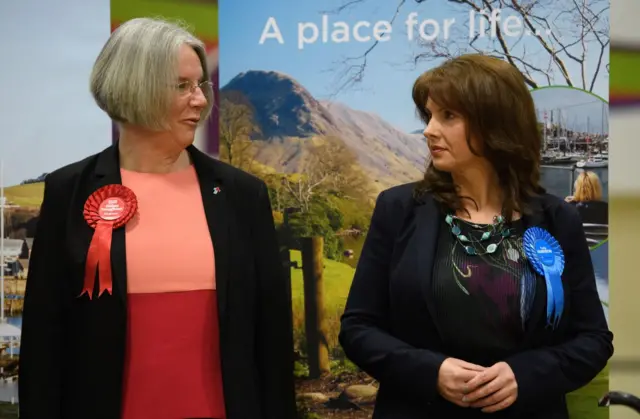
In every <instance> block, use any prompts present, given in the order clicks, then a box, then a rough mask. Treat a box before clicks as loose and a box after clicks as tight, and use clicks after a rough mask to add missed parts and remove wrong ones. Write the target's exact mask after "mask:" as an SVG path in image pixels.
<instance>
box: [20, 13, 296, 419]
mask: <svg viewBox="0 0 640 419" xmlns="http://www.w3.org/2000/svg"><path fill="white" fill-rule="evenodd" d="M208 74H209V73H208V70H207V65H206V55H205V46H204V44H203V43H202V42H201V41H200V40H198V39H197V38H195V37H194V36H193V35H192V34H191V33H189V32H188V31H187V30H186V29H184V28H183V27H181V26H179V25H177V24H174V23H170V22H167V21H164V20H160V19H149V18H139V19H133V20H130V21H128V22H125V23H124V24H123V25H121V26H120V27H118V28H117V29H116V30H115V31H114V32H113V34H112V35H111V37H110V38H109V40H108V41H107V43H106V44H105V45H104V47H103V49H102V51H101V52H100V54H99V55H98V57H97V59H96V62H95V65H94V68H93V71H92V73H91V76H90V89H91V93H92V95H93V97H94V98H95V101H96V103H97V104H98V106H99V107H100V108H101V109H102V110H104V111H105V112H106V114H107V115H109V117H110V118H111V119H112V120H113V121H114V122H116V123H117V124H118V126H119V128H120V137H119V139H118V141H117V142H115V143H114V144H113V145H112V146H110V147H107V148H106V149H105V150H103V151H102V152H100V153H98V154H96V155H93V156H90V157H87V158H85V159H83V160H81V161H78V162H75V163H72V164H70V165H67V166H65V167H63V168H60V169H58V170H56V171H54V172H52V173H50V174H49V175H48V176H47V177H46V179H45V192H44V199H43V203H42V207H41V209H40V216H39V220H38V224H37V232H36V235H35V238H34V244H33V247H32V252H31V259H30V269H29V274H28V278H27V290H26V295H25V303H24V314H23V328H22V341H21V356H20V376H19V392H20V394H19V396H20V417H21V418H22V419H35V418H38V419H40V418H43V417H46V418H47V419H63V418H64V419H76V418H77V419H86V418H92V419H147V418H154V419H178V418H181V419H182V418H211V419H223V418H224V419H244V418H251V419H293V418H294V417H296V407H295V392H294V384H293V336H292V319H291V295H290V284H289V283H288V281H287V279H286V278H287V277H286V276H285V275H284V273H285V272H284V269H283V265H282V263H281V261H280V255H279V247H278V243H277V238H276V231H275V227H274V221H273V216H272V211H271V205H270V202H269V194H268V190H267V187H266V185H265V183H264V182H263V181H261V180H259V179H257V178H255V177H253V176H251V175H249V174H247V173H245V172H243V171H241V170H239V169H237V168H234V167H231V166H229V165H227V164H225V163H222V162H220V161H217V160H215V159H213V158H211V157H209V156H207V155H205V154H204V153H202V152H200V151H199V150H197V149H196V148H195V147H194V146H193V141H194V136H195V132H196V129H197V127H198V126H199V125H200V124H201V123H202V122H203V121H205V120H206V118H207V117H208V116H209V113H210V111H211V107H212V102H213V88H212V83H211V80H209V75H208Z"/></svg>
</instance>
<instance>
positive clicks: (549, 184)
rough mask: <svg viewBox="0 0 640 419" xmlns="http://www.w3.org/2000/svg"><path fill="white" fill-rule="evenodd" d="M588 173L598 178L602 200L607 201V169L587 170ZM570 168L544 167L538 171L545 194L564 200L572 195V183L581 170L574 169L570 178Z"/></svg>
mask: <svg viewBox="0 0 640 419" xmlns="http://www.w3.org/2000/svg"><path fill="white" fill-rule="evenodd" d="M588 170H589V171H590V172H594V173H595V174H597V175H598V177H599V178H600V182H601V183H602V195H603V197H602V199H603V200H604V201H607V202H608V201H609V168H607V167H603V168H596V169H588ZM571 172H572V169H571V167H564V166H544V167H543V168H542V170H541V171H540V178H541V183H542V186H544V187H545V188H546V189H547V192H549V193H550V194H553V195H557V196H560V197H562V198H565V197H567V196H569V195H571V194H572V192H573V183H574V182H575V179H576V178H577V177H578V175H579V174H580V172H582V169H574V170H573V176H571Z"/></svg>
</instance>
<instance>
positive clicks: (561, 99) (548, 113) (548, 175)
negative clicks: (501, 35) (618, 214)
mask: <svg viewBox="0 0 640 419" xmlns="http://www.w3.org/2000/svg"><path fill="white" fill-rule="evenodd" d="M532 96H533V99H534V102H535V105H536V112H537V115H538V124H539V127H540V131H541V136H542V149H541V150H540V152H541V155H542V170H541V176H542V184H543V186H544V187H545V188H546V189H547V191H548V192H550V193H552V194H554V195H557V196H559V197H562V198H564V199H565V200H566V201H567V202H569V203H571V204H572V205H575V206H576V208H577V209H578V212H579V213H580V215H581V216H582V217H583V227H584V230H585V234H586V236H587V241H588V242H589V246H590V248H591V256H592V259H593V265H594V270H595V273H596V281H597V285H598V291H599V293H600V300H601V301H602V304H603V307H604V310H605V314H607V316H608V306H609V275H608V271H609V263H608V251H609V246H608V238H609V235H608V232H609V222H608V217H609V215H608V213H609V208H608V207H609V205H608V200H609V198H608V196H609V187H608V186H609V104H608V103H607V102H606V101H604V100H603V99H602V98H600V97H598V96H597V95H595V94H593V93H590V92H586V91H584V90H581V89H576V88H572V87H568V86H551V87H545V88H542V89H536V90H533V91H532Z"/></svg>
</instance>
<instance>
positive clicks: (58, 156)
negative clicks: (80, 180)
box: [0, 0, 111, 186]
mask: <svg viewBox="0 0 640 419" xmlns="http://www.w3.org/2000/svg"><path fill="white" fill-rule="evenodd" d="M109 32H110V26H109V0H91V1H86V0H65V1H63V2H58V1H50V0H20V1H0V39H1V40H2V42H0V57H2V70H1V71H0V92H2V93H1V97H2V99H1V100H0V126H1V127H2V139H1V140H0V157H1V158H2V159H3V160H4V167H5V173H4V180H5V184H6V185H7V186H8V185H13V184H17V183H20V182H21V181H22V180H24V179H28V178H33V177H36V176H39V175H40V174H42V173H43V172H49V171H52V170H54V169H56V168H58V167H60V166H63V165H66V164H68V163H71V162H73V161H76V160H80V159H82V158H84V157H86V156H89V155H91V154H93V153H96V152H98V151H100V150H102V149H103V148H105V147H107V146H108V145H109V144H110V143H111V125H110V121H109V118H108V117H107V116H106V115H105V114H104V113H103V112H102V111H101V110H100V109H99V108H98V107H97V106H96V105H95V103H94V102H93V99H92V98H91V95H90V94H89V73H90V72H91V67H92V65H93V61H94V60H95V58H96V56H97V55H98V53H99V52H100V48H102V45H103V44H104V42H105V41H106V40H107V38H108V37H109Z"/></svg>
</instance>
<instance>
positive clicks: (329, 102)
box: [219, 0, 609, 419]
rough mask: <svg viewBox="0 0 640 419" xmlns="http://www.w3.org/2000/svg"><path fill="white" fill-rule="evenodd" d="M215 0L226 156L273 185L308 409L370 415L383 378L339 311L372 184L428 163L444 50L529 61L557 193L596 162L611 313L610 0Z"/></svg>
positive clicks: (549, 180)
mask: <svg viewBox="0 0 640 419" xmlns="http://www.w3.org/2000/svg"><path fill="white" fill-rule="evenodd" d="M500 5H503V6H504V8H502V9H500V7H501V6H500ZM219 13H220V20H219V25H220V86H221V88H220V150H219V155H220V158H221V159H223V160H226V161H228V162H230V163H231V164H233V165H235V166H237V167H240V168H242V169H244V170H246V171H249V172H252V173H254V174H256V175H257V176H259V177H261V178H262V179H264V180H265V181H266V182H267V184H268V185H269V188H270V192H271V198H272V204H273V208H274V214H275V218H276V220H277V224H278V228H279V232H280V235H281V239H282V243H283V244H284V245H285V250H284V251H283V255H284V257H285V263H287V264H288V265H289V266H291V269H290V276H291V283H292V294H293V306H294V335H295V353H296V359H297V361H296V369H295V376H296V382H297V392H298V405H299V410H300V412H301V413H302V415H303V417H308V418H312V417H313V418H329V417H331V418H369V417H371V412H372V409H373V402H374V400H375V396H376V393H377V387H378V383H376V381H375V380H373V379H372V378H371V377H369V376H367V374H365V373H363V372H362V371H360V370H359V369H358V368H356V367H355V366H354V365H353V364H352V363H351V362H350V361H349V360H348V359H346V357H345V355H344V353H343V351H342V349H341V348H340V345H339V343H338V339H337V335H338V331H339V320H340V316H341V314H342V312H343V309H344V304H345V300H346V297H347V293H348V291H349V287H350V285H351V281H352V279H353V275H354V270H355V267H356V265H357V263H358V258H359V255H360V251H361V249H362V246H363V241H364V238H365V237H366V234H367V230H368V224H369V219H370V216H371V212H372V207H373V200H374V198H375V196H376V195H377V194H378V193H379V192H380V191H381V190H383V189H386V188H388V187H390V186H393V185H398V184H402V183H407V182H412V181H416V180H419V179H421V177H422V174H423V171H424V167H425V161H426V159H427V158H428V152H427V148H426V145H425V140H424V138H423V137H422V135H421V133H422V131H423V128H424V127H423V126H422V124H421V122H420V121H419V120H418V119H417V117H416V116H415V115H416V112H415V109H414V106H413V103H412V100H411V87H412V84H413V82H414V81H415V79H416V78H417V77H418V76H419V75H420V74H421V73H422V72H424V71H425V70H427V69H429V68H431V67H433V66H436V65H438V64H439V63H440V62H442V60H444V59H446V58H448V57H453V56H456V55H459V54H462V53H466V52H484V53H487V54H491V55H494V56H497V57H501V58H502V59H505V60H508V61H509V62H511V63H512V64H513V65H515V66H516V67H517V68H518V69H519V70H520V71H521V73H522V74H523V76H524V77H525V79H526V82H527V85H528V86H529V87H530V88H531V89H532V91H533V96H534V100H535V102H536V107H537V112H538V119H539V124H540V130H541V133H542V134H543V135H544V140H545V147H544V150H543V153H544V154H543V161H544V167H543V183H544V186H545V187H546V188H547V189H548V190H549V191H550V192H551V193H553V194H556V195H558V196H560V197H562V198H565V197H567V199H568V200H570V199H571V198H570V197H571V196H572V195H573V192H574V191H573V189H574V183H575V181H576V180H577V176H578V175H579V174H580V173H581V172H582V171H588V172H592V173H595V174H596V175H597V178H598V179H599V181H600V182H601V184H602V186H603V189H604V195H603V198H602V199H601V202H598V203H597V205H594V206H597V207H598V210H597V211H595V212H593V213H590V214H587V213H586V212H585V211H581V213H582V215H583V220H584V222H585V230H586V231H587V236H588V239H589V243H590V246H591V248H592V256H593V263H594V267H595V271H596V275H597V282H598V288H599V291H600V296H601V300H602V303H603V305H604V307H605V310H606V308H607V306H608V255H607V249H608V205H607V200H608V171H609V169H608V132H609V123H608V103H607V100H608V97H609V90H608V73H609V15H608V13H609V3H608V1H603V0H585V1H581V2H573V1H570V0H554V1H542V2H533V3H532V2H526V5H524V4H521V2H519V1H516V2H508V6H507V3H505V2H498V1H482V2H481V1H475V0H462V1H446V0H438V1H435V0H434V1H430V2H423V1H421V0H415V1H391V2H390V1H377V0H371V1H346V0H344V1H343V0H332V1H327V2H322V4H320V2H297V3H296V4H295V5H294V4H293V3H291V2H290V1H287V0H272V1H269V2H265V1H259V0H235V1H233V2H224V3H221V4H220V12H219ZM607 390H608V370H605V371H603V372H602V373H601V374H600V375H599V376H598V377H597V378H596V379H595V380H594V381H593V382H592V383H591V384H590V385H588V386H587V387H585V388H583V389H580V390H579V391H576V392H575V393H573V394H570V395H569V396H568V402H569V405H570V411H571V417H572V418H580V419H595V418H604V417H607V416H608V409H605V408H598V407H597V401H598V398H599V397H600V396H601V395H603V394H604V393H605V392H606V391H607ZM305 415H306V416H305Z"/></svg>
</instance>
